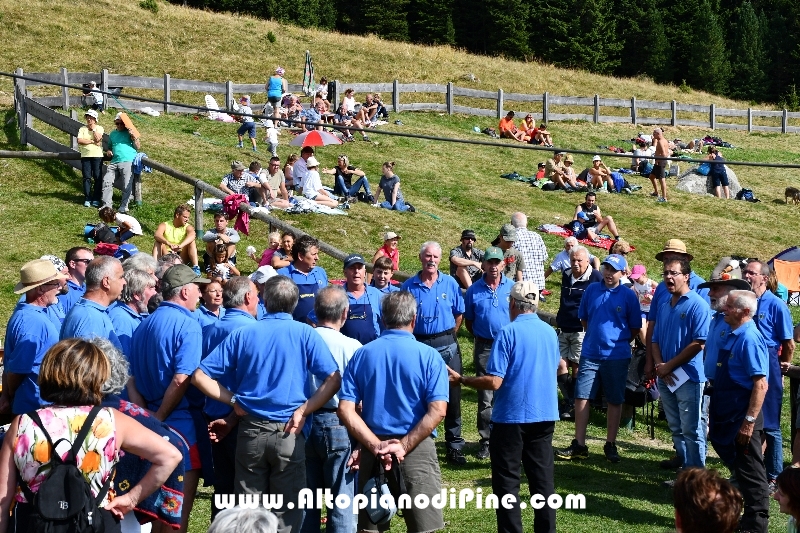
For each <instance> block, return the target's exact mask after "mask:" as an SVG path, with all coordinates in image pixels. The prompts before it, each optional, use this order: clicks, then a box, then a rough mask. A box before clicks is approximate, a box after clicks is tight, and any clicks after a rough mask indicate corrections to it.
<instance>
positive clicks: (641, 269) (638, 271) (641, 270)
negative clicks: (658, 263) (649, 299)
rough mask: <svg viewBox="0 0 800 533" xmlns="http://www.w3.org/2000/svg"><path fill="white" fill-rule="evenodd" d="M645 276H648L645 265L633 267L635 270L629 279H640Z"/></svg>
mask: <svg viewBox="0 0 800 533" xmlns="http://www.w3.org/2000/svg"><path fill="white" fill-rule="evenodd" d="M643 274H645V275H646V274H647V269H646V268H645V267H644V265H633V270H631V273H630V275H629V276H628V277H629V278H631V279H639V278H641V277H642V275H643Z"/></svg>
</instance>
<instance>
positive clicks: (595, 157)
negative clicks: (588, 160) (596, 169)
mask: <svg viewBox="0 0 800 533" xmlns="http://www.w3.org/2000/svg"><path fill="white" fill-rule="evenodd" d="M602 160H603V158H602V157H600V156H599V155H596V156H594V157H593V158H592V161H602Z"/></svg>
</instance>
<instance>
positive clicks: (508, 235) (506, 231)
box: [500, 224, 517, 242]
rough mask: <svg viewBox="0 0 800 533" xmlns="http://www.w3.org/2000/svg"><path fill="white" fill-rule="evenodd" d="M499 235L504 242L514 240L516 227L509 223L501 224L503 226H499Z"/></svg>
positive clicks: (515, 238)
mask: <svg viewBox="0 0 800 533" xmlns="http://www.w3.org/2000/svg"><path fill="white" fill-rule="evenodd" d="M500 236H501V237H502V238H503V240H504V241H506V242H514V241H516V240H517V228H515V227H514V226H512V225H511V224H503V227H502V228H500Z"/></svg>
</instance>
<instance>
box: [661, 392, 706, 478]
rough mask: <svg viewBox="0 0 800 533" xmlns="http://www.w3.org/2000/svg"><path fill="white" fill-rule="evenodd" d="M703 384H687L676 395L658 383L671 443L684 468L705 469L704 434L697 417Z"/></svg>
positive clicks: (699, 417)
mask: <svg viewBox="0 0 800 533" xmlns="http://www.w3.org/2000/svg"><path fill="white" fill-rule="evenodd" d="M703 385H704V384H703V383H696V382H694V381H686V382H685V383H684V384H683V385H681V386H680V387H678V389H677V390H676V391H675V392H670V390H669V389H668V388H667V385H666V384H665V383H664V382H663V381H662V380H661V379H659V380H658V392H660V393H661V403H662V405H663V406H664V414H666V415H667V423H668V424H669V429H670V430H671V431H672V443H673V444H674V446H675V451H676V452H677V453H678V457H680V458H681V459H682V460H683V466H684V467H690V466H696V467H699V468H704V467H705V464H706V432H705V427H704V425H703V420H702V417H701V416H700V410H701V404H702V401H703Z"/></svg>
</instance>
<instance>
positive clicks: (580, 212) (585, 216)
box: [578, 211, 589, 220]
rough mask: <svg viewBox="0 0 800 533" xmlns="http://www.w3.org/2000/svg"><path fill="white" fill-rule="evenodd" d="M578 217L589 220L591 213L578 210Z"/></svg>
mask: <svg viewBox="0 0 800 533" xmlns="http://www.w3.org/2000/svg"><path fill="white" fill-rule="evenodd" d="M578 219H580V220H589V215H587V214H586V213H585V212H583V211H578Z"/></svg>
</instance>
